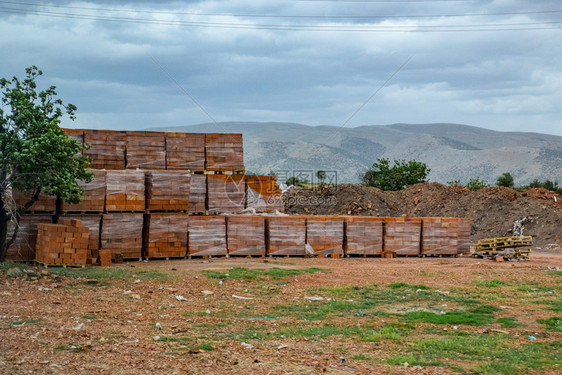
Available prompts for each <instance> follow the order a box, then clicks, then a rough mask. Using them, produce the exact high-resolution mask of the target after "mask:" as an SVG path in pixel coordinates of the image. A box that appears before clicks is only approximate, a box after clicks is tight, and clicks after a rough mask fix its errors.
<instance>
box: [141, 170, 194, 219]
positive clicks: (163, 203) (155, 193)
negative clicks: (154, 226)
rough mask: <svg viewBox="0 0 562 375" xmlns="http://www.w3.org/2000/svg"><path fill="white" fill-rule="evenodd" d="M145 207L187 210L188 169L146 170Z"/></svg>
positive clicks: (161, 209) (189, 180)
mask: <svg viewBox="0 0 562 375" xmlns="http://www.w3.org/2000/svg"><path fill="white" fill-rule="evenodd" d="M145 177H146V207H147V208H148V209H149V210H155V211H187V210H188V209H189V187H190V184H191V175H190V173H189V172H188V171H185V172H184V171H146V172H145Z"/></svg>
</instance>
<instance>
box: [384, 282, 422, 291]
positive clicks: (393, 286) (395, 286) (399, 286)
mask: <svg viewBox="0 0 562 375" xmlns="http://www.w3.org/2000/svg"><path fill="white" fill-rule="evenodd" d="M388 287H389V288H390V289H402V288H409V289H414V290H418V289H421V290H428V289H431V288H430V287H428V286H427V285H423V284H417V285H410V284H406V283H392V284H389V285H388Z"/></svg>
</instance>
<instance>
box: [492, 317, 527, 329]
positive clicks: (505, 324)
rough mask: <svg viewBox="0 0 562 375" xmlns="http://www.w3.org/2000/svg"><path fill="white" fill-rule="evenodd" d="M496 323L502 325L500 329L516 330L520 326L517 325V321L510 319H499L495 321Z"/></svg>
mask: <svg viewBox="0 0 562 375" xmlns="http://www.w3.org/2000/svg"><path fill="white" fill-rule="evenodd" d="M496 322H497V323H500V324H501V325H502V328H516V327H519V326H521V324H519V323H517V320H515V318H512V317H507V318H499V319H497V320H496Z"/></svg>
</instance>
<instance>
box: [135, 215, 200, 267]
mask: <svg viewBox="0 0 562 375" xmlns="http://www.w3.org/2000/svg"><path fill="white" fill-rule="evenodd" d="M188 221H189V216H187V214H183V213H166V214H150V215H146V219H145V228H144V229H145V233H144V240H145V244H144V250H145V256H146V257H148V258H176V257H185V256H186V254H187V227H188Z"/></svg>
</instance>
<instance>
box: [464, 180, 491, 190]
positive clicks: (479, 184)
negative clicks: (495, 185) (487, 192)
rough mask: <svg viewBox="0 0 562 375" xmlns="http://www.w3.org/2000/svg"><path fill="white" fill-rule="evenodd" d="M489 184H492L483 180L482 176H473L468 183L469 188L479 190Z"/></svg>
mask: <svg viewBox="0 0 562 375" xmlns="http://www.w3.org/2000/svg"><path fill="white" fill-rule="evenodd" d="M488 186H490V185H489V184H488V183H487V182H486V181H484V180H481V179H480V177H476V178H473V179H471V180H470V181H468V183H467V184H466V187H467V188H468V189H469V190H478V189H482V188H485V187H488Z"/></svg>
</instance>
